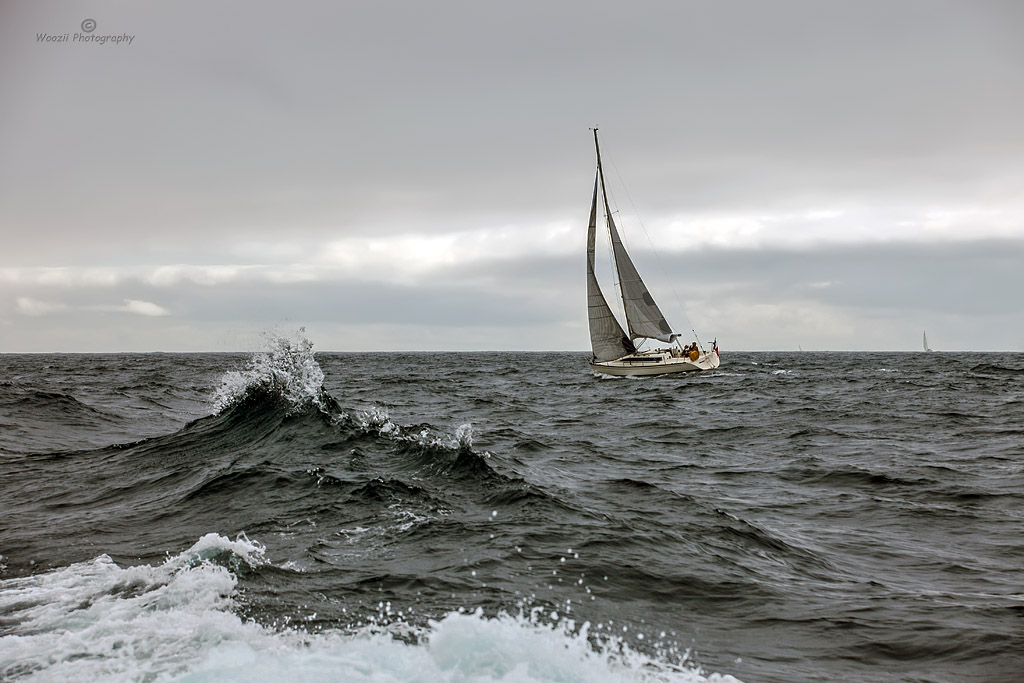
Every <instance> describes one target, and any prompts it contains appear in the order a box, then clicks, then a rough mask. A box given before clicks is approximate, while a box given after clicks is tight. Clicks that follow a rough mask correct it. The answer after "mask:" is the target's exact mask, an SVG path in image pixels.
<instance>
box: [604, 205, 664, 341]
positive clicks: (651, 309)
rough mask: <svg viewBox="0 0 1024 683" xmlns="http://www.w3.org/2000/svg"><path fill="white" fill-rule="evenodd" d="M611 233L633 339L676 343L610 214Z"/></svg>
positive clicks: (628, 323)
mask: <svg viewBox="0 0 1024 683" xmlns="http://www.w3.org/2000/svg"><path fill="white" fill-rule="evenodd" d="M608 231H609V232H610V233H611V236H612V250H613V252H614V253H615V268H616V269H617V270H618V272H619V288H620V289H621V290H622V305H623V307H624V308H625V310H626V324H627V325H628V326H629V336H630V337H631V338H633V339H637V338H641V337H647V338H649V339H658V340H661V341H663V342H672V341H674V340H675V338H676V337H678V336H679V335H678V334H673V333H672V328H671V326H669V324H668V321H666V320H665V316H664V315H663V314H662V312H661V309H660V308H658V304H656V303H655V302H654V297H652V296H651V293H650V291H649V290H648V289H647V285H645V284H644V281H643V279H641V277H640V273H638V272H637V270H636V266H634V265H633V261H632V259H630V258H629V254H628V253H627V252H626V247H625V245H623V244H622V240H621V239H620V238H619V231H618V230H616V229H615V221H614V220H612V215H611V213H609V214H608Z"/></svg>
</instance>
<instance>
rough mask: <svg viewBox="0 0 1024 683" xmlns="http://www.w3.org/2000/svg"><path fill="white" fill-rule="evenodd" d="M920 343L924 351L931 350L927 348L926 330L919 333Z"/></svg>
mask: <svg viewBox="0 0 1024 683" xmlns="http://www.w3.org/2000/svg"><path fill="white" fill-rule="evenodd" d="M921 343H922V344H924V350H925V351H931V349H930V348H928V332H927V331H924V332H922V333H921Z"/></svg>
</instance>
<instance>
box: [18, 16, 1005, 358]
mask: <svg viewBox="0 0 1024 683" xmlns="http://www.w3.org/2000/svg"><path fill="white" fill-rule="evenodd" d="M87 20H92V22H94V26H95V27H94V28H93V25H92V24H89V23H88V22H87ZM83 24H84V25H86V26H87V27H89V28H92V30H91V31H90V32H86V31H84V29H83ZM65 34H66V35H67V40H66V41H55V40H52V38H53V37H58V38H59V37H62V36H64V35H65ZM1022 34H1024V3H1019V2H1014V1H1013V0H1007V1H1005V2H995V1H989V0H971V1H967V0H960V1H956V2H948V1H944V0H901V1H900V2H891V1H880V0H867V1H865V2H857V3H840V2H820V1H818V0H806V1H799V2H797V1H789V0H778V1H774V2H762V1H759V0H750V1H735V2H728V1H726V2H710V1H708V0H702V1H691V0H671V1H665V2H645V1H642V0H640V1H638V2H630V3H624V2H606V1H604V0H597V1H587V2H583V1H579V2H577V1H571V2H554V1H550V0H548V1H545V2H534V1H532V0H527V1H525V2H515V3H494V2H481V1H479V0H466V1H463V2H452V1H449V0H437V1H435V2H429V3H426V2H413V1H405V2H389V1H387V0H381V1H376V2H359V1H355V0H352V1H347V2H337V1H335V0H323V1H316V2H314V1H310V0H307V1H299V2H292V3H285V4H282V3H277V2H268V1H264V0H258V1H252V0H250V1H242V0H215V1H213V2H211V1H209V0H204V1H202V2H199V1H195V0H184V1H175V2H165V3H140V2H137V1H135V0H132V1H124V2H121V1H117V0H104V1H103V2H96V1H93V2H59V1H58V2H47V3H40V2H34V1H31V0H14V1H12V0H5V1H4V2H3V3H2V4H0V101H2V106H0V352H103V351H110V352H115V351H229V350H248V349H253V348H258V347H259V346H260V345H261V343H262V340H263V339H264V338H265V336H266V335H267V334H268V331H269V332H270V333H273V331H275V330H282V331H290V330H294V329H297V328H299V327H305V330H306V331H305V335H306V336H307V337H308V338H309V339H310V340H311V341H313V343H314V345H315V347H316V348H317V349H319V350H325V351H331V350H335V351H355V350H572V351H585V350H588V349H589V333H588V329H587V317H586V283H585V260H584V259H585V245H586V223H587V218H588V214H589V209H590V196H591V192H592V190H593V182H594V171H595V156H594V149H593V136H592V133H591V132H590V130H589V129H590V128H592V127H594V126H598V127H599V128H600V135H601V146H602V154H603V156H604V161H605V166H606V174H607V176H608V180H609V186H610V189H612V192H613V196H614V198H615V204H616V206H617V207H618V211H619V216H618V217H619V220H620V222H621V223H622V225H623V230H624V233H625V240H626V244H627V245H628V247H629V249H630V251H631V253H632V255H633V258H634V261H635V263H636V265H637V267H638V269H639V270H640V272H641V273H642V274H643V275H644V278H645V280H646V281H647V284H648V285H649V287H650V289H651V291H652V293H653V294H654V296H655V298H656V299H658V300H659V303H660V304H661V307H662V309H663V311H664V312H665V314H666V317H667V318H668V320H669V322H670V323H672V325H673V327H674V328H675V329H676V330H678V331H683V332H684V333H686V334H687V335H692V332H691V330H695V331H696V333H697V334H698V335H699V336H700V338H701V339H702V340H708V339H711V338H714V337H717V338H718V340H719V344H720V347H721V348H722V352H723V357H724V354H725V353H726V352H727V351H728V350H784V351H789V350H797V349H800V348H802V349H804V350H906V351H912V350H919V349H920V348H921V334H922V332H923V331H924V330H927V332H928V339H929V343H930V345H931V347H932V348H934V349H936V350H950V351H952V350H975V351H982V350H1004V351H1024V297H1022V295H1021V293H1022V292H1024V193H1022V190H1024V117H1022V116H1021V113H1020V112H1021V111H1024V40H1021V38H1020V36H1021V35H1022ZM47 36H49V37H50V38H51V39H47ZM104 37H107V38H106V39H104ZM113 37H119V39H114V38H113ZM82 38H90V40H88V41H86V40H83V39H82ZM599 251H600V250H599ZM605 252H606V250H605ZM600 256H601V258H599V262H598V269H599V276H600V277H601V278H602V283H603V284H604V285H605V287H606V295H608V297H609V299H613V298H614V296H613V295H614V291H615V290H614V283H613V282H612V279H613V278H612V276H611V275H610V273H611V270H610V265H609V263H608V260H607V253H604V252H602V253H601V254H600ZM602 259H603V260H602Z"/></svg>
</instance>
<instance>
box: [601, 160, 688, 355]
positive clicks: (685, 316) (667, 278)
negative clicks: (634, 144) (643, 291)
mask: <svg viewBox="0 0 1024 683" xmlns="http://www.w3.org/2000/svg"><path fill="white" fill-rule="evenodd" d="M605 156H607V157H608V161H610V162H611V164H612V168H613V169H614V170H615V175H616V177H618V179H619V184H621V185H622V189H623V190H624V191H625V192H626V199H628V200H629V205H630V207H632V209H633V215H634V216H636V222H637V223H639V224H640V228H641V229H642V230H643V231H644V236H645V237H647V243H648V244H650V245H651V251H653V252H654V258H656V259H657V260H658V267H659V268H661V275H662V277H663V278H665V281H666V282H668V288H669V289H670V290H672V296H673V297H674V298H675V300H676V306H677V307H678V308H679V312H680V313H682V314H683V319H684V320H686V326H687V327H689V328H690V331H691V332H693V336H694V338H695V340H696V341H697V346H699V347H700V350H701V353H705V351H704V345H703V344H701V343H700V335H698V334H697V330H695V329H694V327H693V323H691V322H690V316H688V315H686V309H685V308H683V304H682V302H681V301H680V300H679V294H677V293H676V288H675V286H674V285H673V284H672V280H671V278H669V276H668V272H667V271H666V270H665V264H664V262H662V260H661V254H659V253H658V250H657V248H656V247H655V246H654V241H653V240H652V239H651V235H650V233H648V232H647V227H646V226H645V225H644V222H643V220H642V219H641V218H640V212H639V211H637V210H636V204H634V203H633V196H632V195H631V194H629V188H628V187H626V183H625V181H623V180H622V174H621V173H619V167H618V166H616V165H615V160H614V159H613V158H612V157H611V155H610V154H608V153H607V152H606V153H605ZM619 232H620V234H621V233H624V232H625V231H624V230H620V231H619ZM623 239H625V237H624V236H623ZM677 343H678V342H677Z"/></svg>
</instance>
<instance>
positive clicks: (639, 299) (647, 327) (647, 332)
mask: <svg viewBox="0 0 1024 683" xmlns="http://www.w3.org/2000/svg"><path fill="white" fill-rule="evenodd" d="M594 146H595V147H596V148H597V175H598V178H599V179H600V183H601V196H602V199H603V200H604V212H605V218H606V220H607V222H608V232H609V233H610V234H611V242H612V253H613V254H614V255H615V268H616V270H617V271H618V274H619V288H620V290H621V292H622V306H623V308H624V309H625V313H626V325H627V326H628V327H629V336H630V338H631V339H641V338H648V339H658V340H660V341H663V342H669V343H671V342H672V341H674V340H675V338H676V337H678V336H679V335H678V334H673V332H672V328H671V327H670V326H669V324H668V322H667V321H666V320H665V316H664V315H663V314H662V312H661V309H660V308H658V304H656V303H655V302H654V297H652V296H651V293H650V291H648V289H647V285H645V284H644V281H643V279H642V278H641V277H640V273H639V272H637V269H636V266H634V265H633V261H632V259H630V258H629V254H628V253H627V252H626V246H625V245H624V244H623V243H622V240H621V239H620V238H619V231H618V230H617V229H616V228H615V221H614V219H613V218H612V212H611V209H610V208H609V206H608V191H607V189H606V188H605V184H604V169H603V168H602V166H601V146H600V145H599V144H598V142H597V131H596V130H595V131H594ZM596 202H597V185H596V183H595V185H594V205H593V206H592V207H591V212H590V216H591V223H593V222H594V220H595V217H596V211H597V206H596ZM590 262H591V263H593V259H592V258H591V259H590ZM595 284H596V281H595ZM602 299H603V297H602ZM606 305H607V304H606ZM616 324H617V323H616ZM591 329H593V327H591ZM592 334H593V333H592Z"/></svg>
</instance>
